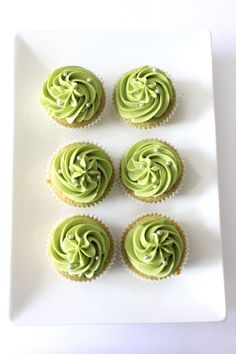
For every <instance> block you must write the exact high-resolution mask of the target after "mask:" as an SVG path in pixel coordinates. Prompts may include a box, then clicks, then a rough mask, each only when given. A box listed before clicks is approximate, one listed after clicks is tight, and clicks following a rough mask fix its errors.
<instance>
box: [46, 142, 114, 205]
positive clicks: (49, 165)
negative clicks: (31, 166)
mask: <svg viewBox="0 0 236 354" xmlns="http://www.w3.org/2000/svg"><path fill="white" fill-rule="evenodd" d="M74 144H92V145H95V146H97V147H99V148H100V149H102V150H103V151H105V152H106V154H107V155H108V156H109V159H110V162H111V164H112V168H113V176H112V179H111V181H110V183H109V185H108V189H107V190H106V191H105V193H104V195H103V196H102V197H101V198H100V199H99V200H98V201H95V202H91V203H85V204H84V205H83V204H82V203H81V204H79V205H75V203H74V202H73V201H71V202H70V199H69V198H67V197H66V199H67V200H68V202H66V201H64V200H62V199H61V198H60V197H59V196H58V194H57V193H56V188H54V187H53V185H52V183H50V168H51V163H52V161H53V159H54V158H55V156H56V155H57V154H58V153H59V152H60V151H61V150H62V149H63V148H65V147H66V146H69V145H74ZM116 178H117V177H116V170H115V167H114V163H113V161H112V159H111V154H110V153H109V152H108V151H107V149H105V148H104V147H103V146H102V145H101V144H99V143H95V142H93V141H91V140H80V141H70V142H68V143H67V144H63V145H60V147H59V148H57V150H56V151H55V152H54V153H53V154H52V155H51V156H50V159H49V160H48V163H47V168H46V183H47V185H48V186H49V189H50V192H51V193H52V195H53V197H54V198H56V199H57V200H59V201H60V202H61V203H62V204H63V205H69V206H71V207H73V208H83V209H84V208H89V207H92V206H95V205H98V204H99V203H100V202H102V201H103V200H104V199H105V198H106V197H107V196H108V195H109V193H110V192H112V189H113V187H114V184H115V180H116ZM59 192H60V191H59Z"/></svg>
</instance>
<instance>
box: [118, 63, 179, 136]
mask: <svg viewBox="0 0 236 354" xmlns="http://www.w3.org/2000/svg"><path fill="white" fill-rule="evenodd" d="M159 69H160V68H159ZM160 70H161V71H163V72H164V73H165V74H166V75H167V76H168V78H169V79H170V80H171V84H172V87H173V92H174V97H173V99H172V102H171V104H170V106H169V107H168V108H167V110H166V111H165V113H164V114H163V115H162V116H161V117H153V118H152V119H150V120H149V121H147V122H144V123H133V122H131V121H130V120H128V119H125V118H123V117H122V116H121V115H120V114H119V112H118V109H117V105H116V99H115V89H116V84H115V86H114V88H113V95H112V101H113V108H114V111H115V114H116V116H117V118H118V119H120V120H121V121H122V122H125V123H126V124H128V125H129V126H131V127H132V128H139V129H151V128H155V127H158V126H160V125H163V124H166V123H167V122H168V121H169V120H170V119H171V118H172V117H173V116H174V114H175V112H176V109H177V107H178V93H177V89H176V85H175V81H174V80H173V78H172V77H171V76H170V75H169V74H168V73H167V72H166V71H165V70H162V69H160Z"/></svg>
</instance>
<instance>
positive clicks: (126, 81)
mask: <svg viewBox="0 0 236 354" xmlns="http://www.w3.org/2000/svg"><path fill="white" fill-rule="evenodd" d="M173 95H174V88H173V85H172V83H171V80H170V78H169V77H168V76H167V75H166V74H165V73H164V72H163V71H162V70H159V69H156V68H153V67H151V66H142V67H140V68H138V69H134V70H131V71H129V72H128V73H126V74H124V75H123V76H122V77H121V78H120V79H119V80H118V82H117V84H116V87H115V102H116V107H117V110H118V113H119V114H120V115H121V117H123V118H124V119H127V120H128V121H130V122H132V123H145V122H148V121H149V120H150V119H152V118H154V117H155V118H158V117H161V116H163V114H164V113H165V112H166V110H167V108H168V107H169V106H170V104H171V101H172V98H173Z"/></svg>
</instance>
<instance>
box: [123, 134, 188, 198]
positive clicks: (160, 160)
mask: <svg viewBox="0 0 236 354" xmlns="http://www.w3.org/2000/svg"><path fill="white" fill-rule="evenodd" d="M182 172H183V167H182V163H181V159H180V157H179V155H178V154H177V152H176V151H175V150H174V149H173V148H172V147H171V146H169V145H167V144H166V143H164V142H161V141H158V140H155V139H151V140H142V141H139V142H137V143H136V144H134V145H133V146H132V147H131V148H129V150H128V151H127V152H126V153H125V155H124V157H123V159H122V161H121V179H122V182H123V184H124V186H125V187H126V188H127V189H128V190H130V191H131V192H132V193H133V195H134V196H136V197H144V198H145V197H154V198H155V197H158V196H161V195H163V194H164V193H167V192H169V191H170V190H172V188H173V187H174V186H175V185H176V183H177V182H178V181H179V179H180V178H181V176H182Z"/></svg>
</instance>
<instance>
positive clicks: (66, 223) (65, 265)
mask: <svg viewBox="0 0 236 354" xmlns="http://www.w3.org/2000/svg"><path fill="white" fill-rule="evenodd" d="M111 247H112V239H111V237H110V236H109V231H108V230H107V229H106V228H105V226H104V225H102V223H101V222H99V221H98V220H96V219H94V218H92V217H89V216H74V217H71V218H68V219H65V220H63V221H62V222H61V223H60V224H58V225H57V226H56V228H55V229H54V230H53V231H52V233H51V236H50V241H49V257H50V260H51V261H52V264H53V266H54V267H55V268H56V270H57V271H59V272H62V273H64V275H69V277H70V278H71V277H72V278H73V276H74V277H75V278H76V277H82V278H87V279H91V278H93V277H95V276H97V275H98V274H100V273H101V272H102V271H103V270H104V268H105V265H106V263H107V261H108V260H109V256H110V254H111Z"/></svg>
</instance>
